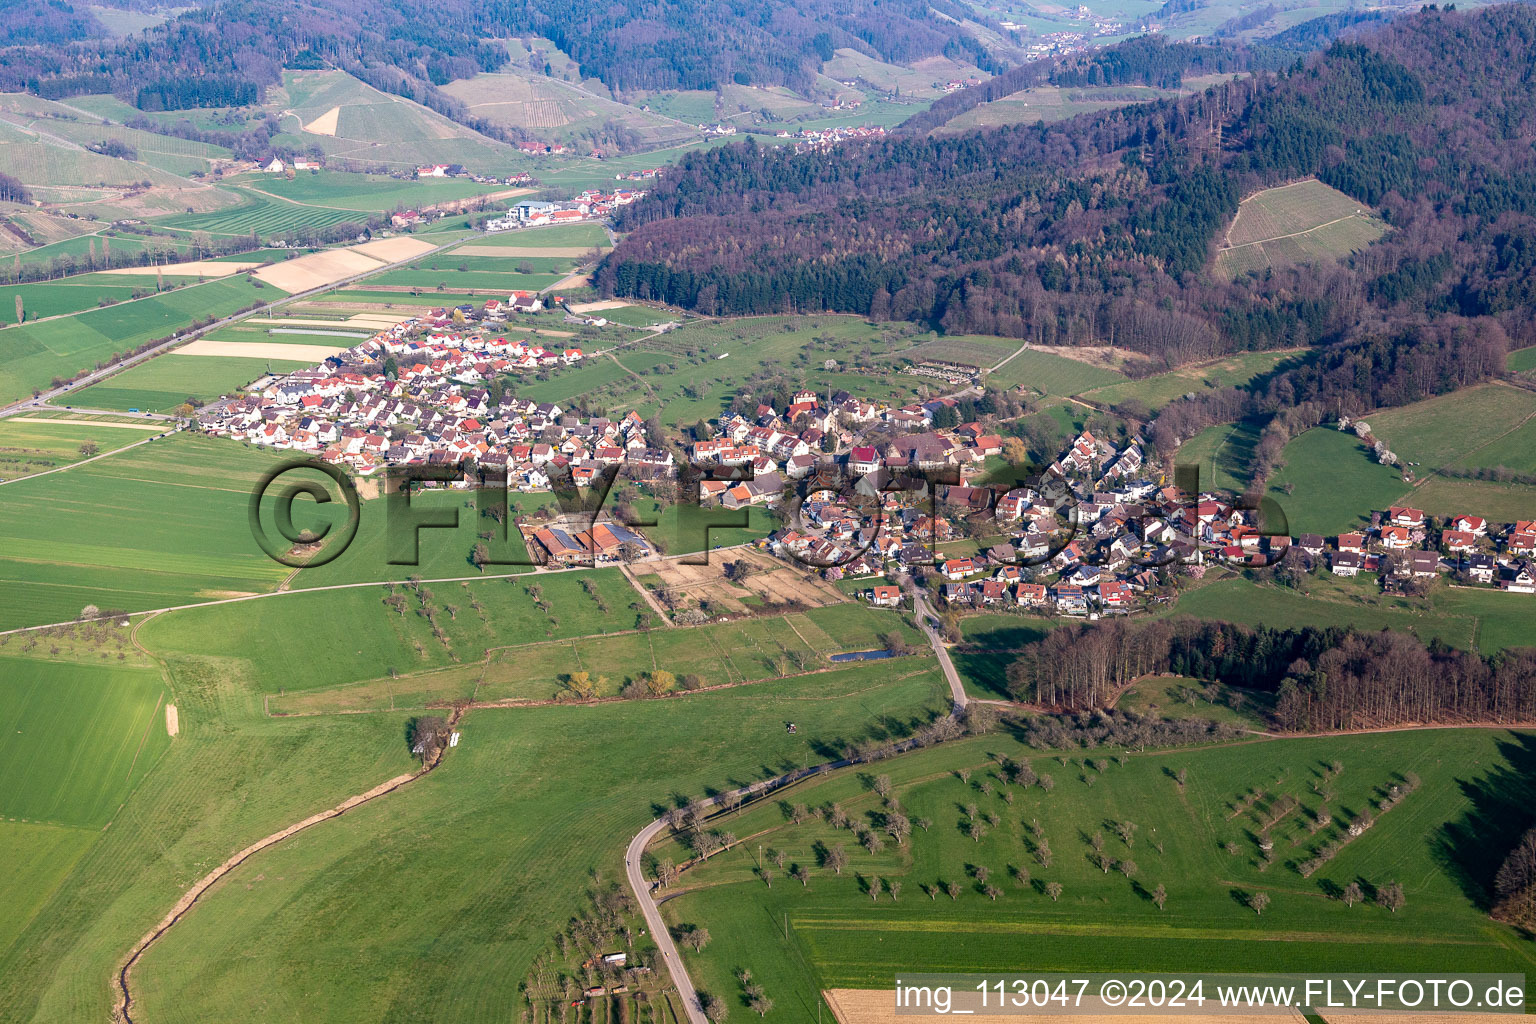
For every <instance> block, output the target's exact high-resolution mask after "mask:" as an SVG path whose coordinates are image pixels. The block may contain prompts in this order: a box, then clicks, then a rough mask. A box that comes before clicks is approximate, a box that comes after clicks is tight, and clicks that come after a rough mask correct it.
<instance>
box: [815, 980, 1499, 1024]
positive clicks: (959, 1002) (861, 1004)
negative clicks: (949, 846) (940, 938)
mask: <svg viewBox="0 0 1536 1024" xmlns="http://www.w3.org/2000/svg"><path fill="white" fill-rule="evenodd" d="M822 996H823V997H825V999H826V1000H827V1005H828V1006H830V1007H831V1008H832V1013H833V1015H835V1016H836V1017H837V1019H838V1021H839V1022H840V1024H902V1022H904V1021H908V1020H911V1019H912V1016H911V1015H910V1012H909V1013H908V1014H904V1015H900V1016H898V1015H897V1013H896V994H895V993H894V992H890V991H883V990H879V989H854V988H834V989H829V990H827V991H824V992H822ZM965 996H971V997H973V998H974V997H977V996H978V993H975V992H964V993H962V992H958V991H957V992H956V993H955V1000H954V1004H953V1005H954V1007H956V1008H963V1007H964V1006H966V1003H965V1002H963V999H964V997H965ZM1083 1002H1084V1005H1085V1008H1087V1003H1088V1000H1087V999H1086V998H1085V999H1084V1001H1083ZM1089 1009H1090V1012H1086V1013H1078V1012H1073V1013H1071V1014H1061V1013H974V1012H967V1013H965V1014H964V1016H965V1019H966V1020H968V1021H971V1022H973V1024H1060V1022H1062V1021H1068V1020H1070V1021H1072V1022H1074V1024H1122V1022H1124V1021H1126V1020H1132V1019H1134V1020H1136V1021H1138V1022H1153V1024H1173V1022H1175V1021H1178V1022H1183V1024H1218V1022H1220V1024H1278V1022H1284V1021H1291V1022H1297V1021H1303V1020H1305V1019H1306V1018H1304V1017H1303V1016H1302V1015H1301V1013H1300V1012H1297V1011H1292V1012H1290V1013H1282V1012H1276V1013H1262V1014H1260V1013H1251V1014H1235V1013H1234V1014H1185V1013H1164V1014H1146V1015H1143V1014H1139V1013H1138V1014H1136V1015H1134V1017H1128V1016H1127V1015H1126V1014H1123V1013H1093V1012H1091V1008H1089ZM1490 1016H1491V1015H1490ZM1372 1019H1373V1020H1376V1021H1379V1022H1384V1021H1388V1020H1391V1019H1392V1018H1391V1017H1387V1016H1380V1015H1376V1016H1373V1018H1372ZM1414 1020H1415V1021H1417V1020H1419V1017H1418V1016H1417V1015H1415V1016H1414ZM1330 1024H1332V1018H1330ZM1351 1024H1355V1022H1351ZM1362 1024H1363V1022H1362Z"/></svg>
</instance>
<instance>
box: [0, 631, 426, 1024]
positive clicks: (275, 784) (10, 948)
mask: <svg viewBox="0 0 1536 1024" xmlns="http://www.w3.org/2000/svg"><path fill="white" fill-rule="evenodd" d="M43 664H46V663H43ZM170 664H171V671H172V675H173V677H174V690H175V694H176V698H175V703H176V705H177V707H178V710H179V712H180V728H181V732H180V735H179V736H178V737H177V738H176V739H175V740H171V741H168V742H167V741H166V740H165V732H164V725H163V718H161V720H160V722H159V723H152V724H153V725H154V726H155V727H156V728H158V729H159V730H160V737H159V739H158V740H153V739H151V740H149V741H147V742H146V754H147V753H148V752H149V751H150V749H151V748H150V746H149V743H151V742H154V743H160V744H161V745H163V746H164V751H163V753H162V754H161V755H160V757H159V759H158V760H157V761H156V762H155V763H154V766H153V768H151V769H149V770H148V771H147V772H146V771H143V770H138V771H137V772H136V775H138V776H142V781H138V782H137V784H136V787H135V788H134V789H133V791H132V794H131V795H129V796H127V799H126V801H125V802H123V804H122V807H121V809H117V808H116V807H115V806H114V808H113V810H116V814H115V815H114V816H113V817H112V823H111V826H110V827H108V828H105V829H102V828H101V827H99V826H97V827H95V828H92V829H90V830H89V831H87V830H83V829H72V830H69V831H70V833H71V834H69V835H65V834H62V833H60V832H50V831H46V829H48V828H51V827H48V826H31V825H25V826H24V825H19V824H18V825H11V824H10V823H9V822H7V823H5V824H4V825H0V844H3V845H0V862H3V863H5V864H6V866H7V868H8V870H7V871H6V872H4V873H3V874H4V876H5V877H4V879H3V880H0V891H5V892H6V893H7V894H14V895H15V896H16V897H17V898H16V899H15V900H14V901H10V902H8V903H7V907H6V910H7V913H6V921H5V924H4V925H3V926H0V1007H3V1009H0V1019H4V1020H6V1021H19V1020H26V1021H57V1022H60V1024H64V1022H68V1021H80V1020H89V1019H103V1018H105V1017H107V1016H109V1015H110V1007H111V992H110V990H109V985H110V979H111V978H112V976H113V972H114V971H115V970H116V968H117V966H118V965H119V964H120V962H121V960H122V957H123V956H124V954H125V953H126V951H127V950H128V949H129V948H130V947H131V946H132V944H133V943H134V942H136V941H137V940H138V938H139V937H140V936H142V935H143V934H144V933H145V932H146V931H148V930H149V929H150V928H152V927H153V925H154V924H155V922H156V921H158V920H159V919H160V918H161V917H162V916H163V915H164V914H165V912H166V910H167V909H168V908H169V907H170V906H171V905H172V904H173V903H175V901H176V900H177V899H178V898H179V897H180V896H181V895H182V894H183V893H184V892H185V891H186V889H187V888H188V886H190V885H191V884H192V883H193V882H194V881H196V879H197V878H198V877H200V876H201V875H203V874H204V873H205V872H206V871H208V870H209V869H211V868H213V867H214V866H216V865H218V864H219V863H220V862H221V861H223V860H224V859H225V858H226V857H228V856H229V855H230V853H232V852H233V851H236V850H239V849H241V848H242V847H244V846H246V845H247V844H249V843H251V842H254V841H255V840H257V839H259V838H260V837H262V836H265V835H267V834H268V833H270V832H273V831H275V830H277V829H279V828H282V827H284V826H286V825H289V824H292V823H293V822H295V821H298V820H300V819H302V818H304V817H306V816H308V815H310V814H313V813H315V812H316V811H319V810H322V809H324V808H328V807H332V806H334V805H335V804H336V803H338V802H339V801H340V800H342V799H344V798H345V797H347V796H350V795H352V794H354V793H359V792H362V791H364V790H366V789H368V788H370V787H372V786H375V785H378V784H379V783H380V782H382V781H384V780H385V779H389V778H391V777H393V776H396V775H399V774H400V773H402V772H406V771H409V770H410V767H411V760H410V757H409V752H408V751H407V750H406V747H405V743H404V742H403V741H402V736H403V730H404V728H405V719H404V716H396V715H364V716H342V717H338V718H329V719H305V720H302V721H285V722H280V723H274V722H272V721H271V720H268V719H264V718H262V717H261V716H260V704H259V702H257V701H254V700H253V699H252V697H251V691H250V690H249V689H247V687H246V686H245V684H244V680H243V679H242V678H241V676H240V674H239V672H240V667H239V666H238V665H236V664H234V663H231V662H229V661H219V660H215V659H209V658H203V657H199V656H196V655H192V656H180V655H173V656H172V657H171V658H170ZM77 667H78V666H77ZM156 676H157V677H158V674H156ZM71 678H72V679H75V680H86V679H89V676H86V675H83V674H74V675H72V676H71ZM157 681H158V680H157ZM75 685H77V686H78V685H80V684H79V683H76V684H75ZM45 707H46V706H45ZM88 710H89V706H88V705H83V706H82V707H81V708H80V712H79V714H78V715H77V717H76V723H77V725H76V727H78V726H79V724H84V723H86V713H87V712H88ZM58 724H59V725H60V726H64V727H68V726H69V724H70V723H69V722H68V721H67V720H60V721H59V722H58ZM92 728H93V729H94V730H95V734H96V735H97V736H98V737H100V736H103V735H106V731H105V728H104V726H93V727H92ZM152 731H153V730H152ZM138 739H139V737H138V736H135V737H134V742H135V743H137V742H138ZM53 740H54V742H56V743H61V744H66V745H68V744H71V743H72V742H73V741H72V740H71V737H70V735H68V734H67V733H66V734H63V735H58V736H55V737H53ZM92 756H93V757H94V758H96V759H98V760H101V759H102V758H103V755H92ZM143 761H144V756H143V755H141V757H140V766H141V769H142V766H143ZM108 767H110V768H111V771H112V772H114V773H116V772H120V771H122V770H123V769H122V768H120V767H119V766H117V765H115V764H112V765H109V766H108ZM122 778H123V776H122V775H121V774H117V775H115V777H113V778H110V779H107V780H105V781H104V782H103V783H102V785H103V788H104V789H105V788H107V787H110V786H112V785H117V784H120V783H121V781H122ZM11 788H12V780H11V779H10V778H9V777H6V776H3V775H0V791H7V792H8V791H10V790H11ZM49 856H51V857H57V858H58V860H57V861H52V860H44V859H43V858H44V857H49ZM11 869H17V874H19V875H20V879H19V880H18V878H17V875H13V874H12V870H11ZM27 881H29V882H31V883H32V884H31V885H28V886H27V887H26V888H25V889H20V890H18V889H17V888H16V886H17V885H19V884H20V882H27Z"/></svg>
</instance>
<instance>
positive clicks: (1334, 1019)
mask: <svg viewBox="0 0 1536 1024" xmlns="http://www.w3.org/2000/svg"><path fill="white" fill-rule="evenodd" d="M1318 1016H1319V1017H1321V1018H1323V1020H1325V1021H1327V1022H1328V1024H1384V1022H1391V1024H1399V1022H1406V1024H1498V1022H1499V1021H1508V1020H1511V1019H1513V1018H1511V1017H1510V1015H1509V1014H1507V1013H1320V1014H1318ZM1515 1016H1520V1014H1518V1013H1517V1014H1515Z"/></svg>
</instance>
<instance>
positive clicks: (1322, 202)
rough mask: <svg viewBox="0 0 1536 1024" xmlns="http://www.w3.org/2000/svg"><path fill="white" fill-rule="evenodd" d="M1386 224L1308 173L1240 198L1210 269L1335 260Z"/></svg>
mask: <svg viewBox="0 0 1536 1024" xmlns="http://www.w3.org/2000/svg"><path fill="white" fill-rule="evenodd" d="M1386 230H1387V229H1386V225H1385V224H1383V223H1382V221H1381V220H1380V219H1379V218H1378V217H1377V216H1376V214H1375V212H1374V211H1373V210H1371V208H1370V207H1368V206H1366V205H1365V204H1363V203H1359V202H1356V201H1355V200H1353V199H1351V198H1349V197H1348V196H1346V195H1345V194H1344V193H1342V192H1340V191H1338V190H1337V189H1333V188H1330V187H1328V186H1327V185H1324V184H1323V183H1322V182H1320V181H1317V180H1315V179H1311V178H1309V179H1307V180H1306V181H1299V182H1294V183H1292V184H1290V185H1281V186H1279V187H1278V188H1268V189H1265V190H1263V191H1262V192H1259V193H1256V194H1255V195H1252V196H1249V197H1248V198H1247V199H1244V200H1243V201H1242V204H1241V205H1240V206H1239V207H1238V210H1237V217H1236V218H1235V219H1234V220H1233V222H1232V226H1231V227H1230V228H1228V230H1227V236H1226V246H1227V247H1226V248H1223V249H1222V250H1221V252H1220V253H1218V254H1217V256H1216V267H1215V269H1216V273H1217V274H1218V275H1219V276H1222V277H1227V278H1232V277H1237V276H1239V275H1242V274H1245V273H1249V272H1254V273H1258V272H1262V271H1263V270H1264V269H1266V268H1268V267H1282V266H1289V265H1291V264H1295V263H1315V262H1323V261H1327V260H1338V259H1342V258H1344V257H1345V256H1348V255H1349V254H1350V253H1352V252H1356V251H1358V250H1360V249H1363V248H1365V247H1366V246H1367V245H1370V244H1371V243H1372V242H1374V241H1375V240H1376V239H1378V238H1380V237H1381V236H1382V235H1383V234H1385V233H1386Z"/></svg>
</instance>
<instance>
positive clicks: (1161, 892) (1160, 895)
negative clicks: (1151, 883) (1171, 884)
mask: <svg viewBox="0 0 1536 1024" xmlns="http://www.w3.org/2000/svg"><path fill="white" fill-rule="evenodd" d="M1152 902H1153V903H1156V904H1157V909H1158V910H1162V909H1163V907H1165V906H1166V905H1167V904H1168V890H1167V889H1164V888H1163V887H1162V885H1161V884H1159V885H1158V887H1157V888H1156V889H1153V890H1152Z"/></svg>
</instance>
